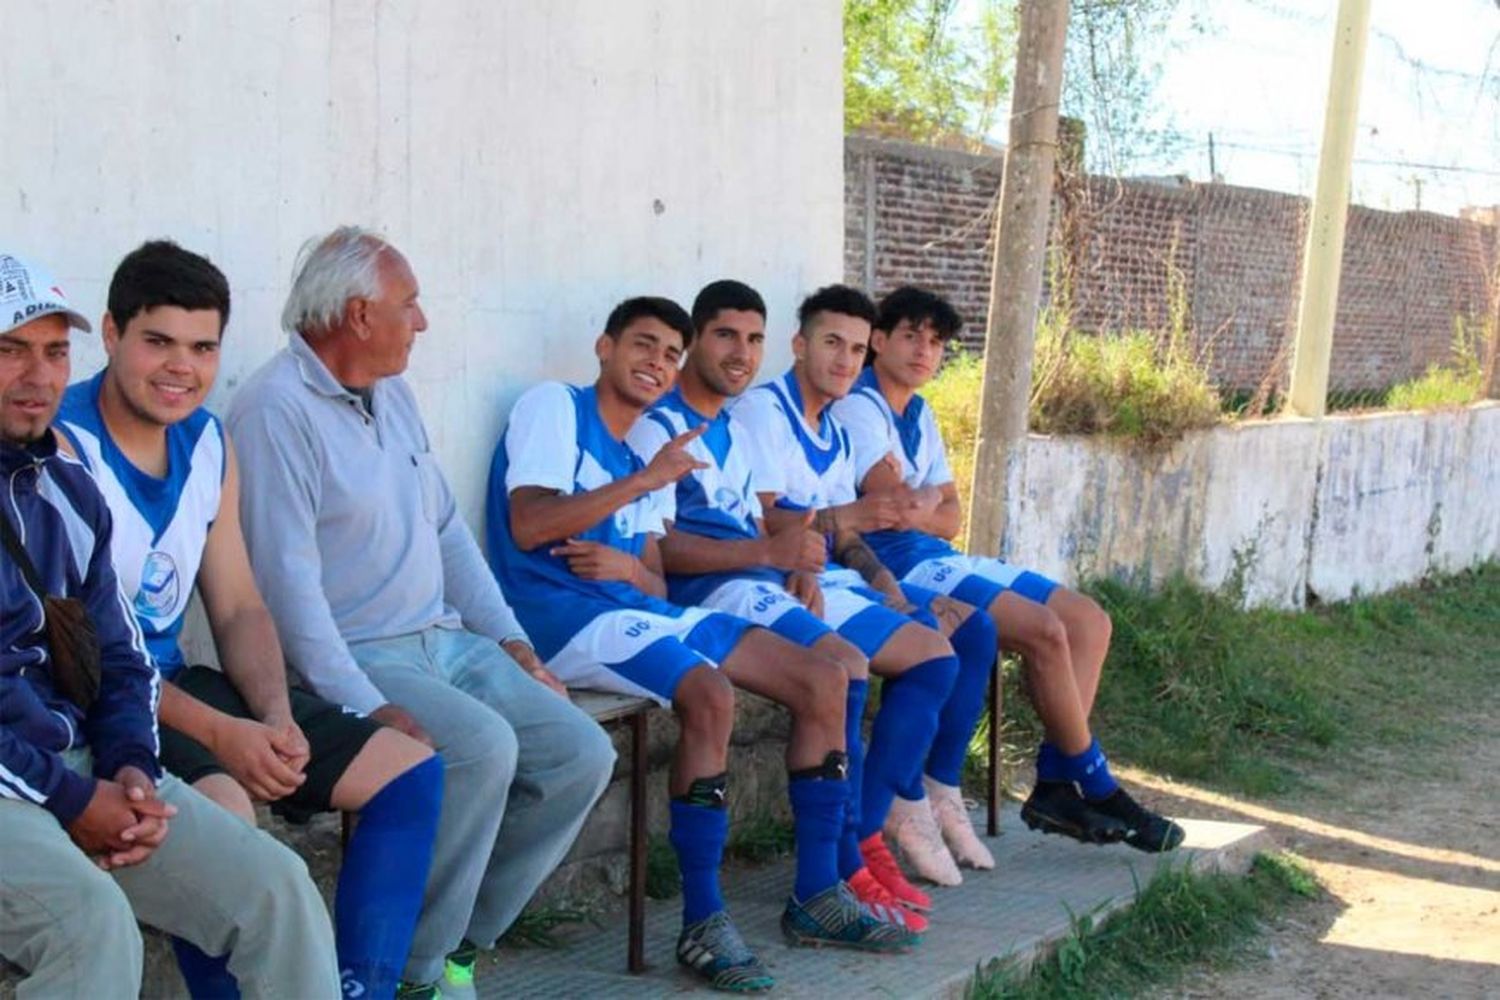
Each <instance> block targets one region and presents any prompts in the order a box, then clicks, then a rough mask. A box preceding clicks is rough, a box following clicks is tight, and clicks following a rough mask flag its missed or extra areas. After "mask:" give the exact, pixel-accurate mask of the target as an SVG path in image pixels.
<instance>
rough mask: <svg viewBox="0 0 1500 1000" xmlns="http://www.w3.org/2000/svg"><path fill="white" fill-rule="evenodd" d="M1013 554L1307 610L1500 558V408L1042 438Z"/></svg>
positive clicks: (1018, 488) (1014, 511) (1069, 575)
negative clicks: (1165, 439) (1175, 579)
mask: <svg viewBox="0 0 1500 1000" xmlns="http://www.w3.org/2000/svg"><path fill="white" fill-rule="evenodd" d="M1012 475H1013V477H1014V478H1013V480H1012V482H1011V489H1010V495H1011V497H1012V499H1011V501H1010V507H1009V510H1008V511H1007V522H1006V537H1005V542H1004V546H1005V556H1006V558H1007V559H1011V560H1012V561H1015V562H1017V563H1020V564H1023V565H1026V566H1030V567H1033V568H1035V569H1038V570H1041V571H1042V572H1045V573H1048V574H1050V575H1053V576H1056V577H1058V578H1059V579H1062V580H1065V581H1068V582H1077V581H1078V580H1080V579H1085V578H1088V577H1092V576H1115V577H1124V578H1129V579H1132V580H1135V581H1137V582H1140V583H1146V584H1159V583H1161V582H1162V581H1163V580H1165V579H1167V578H1168V577H1170V576H1172V575H1174V574H1179V573H1180V574H1182V575H1185V576H1186V577H1188V578H1189V579H1191V580H1193V581H1195V582H1197V583H1199V584H1201V585H1203V586H1205V587H1209V588H1214V589H1219V588H1229V589H1231V590H1235V591H1238V592H1239V593H1241V594H1242V595H1243V597H1244V600H1245V602H1246V603H1247V604H1250V605H1255V606H1273V607H1286V608H1291V607H1302V606H1303V605H1304V604H1306V603H1307V601H1308V600H1309V599H1310V598H1313V599H1317V600H1322V601H1339V600H1347V599H1348V598H1351V597H1354V596H1357V595H1361V594H1373V593H1379V592H1381V591H1384V590H1389V589H1391V588H1393V587H1398V586H1401V585H1403V584H1409V583H1413V582H1415V581H1417V580H1420V579H1421V578H1422V577H1424V576H1426V575H1428V574H1429V573H1434V572H1444V573H1449V572H1454V571H1457V570H1461V569H1464V568H1466V567H1470V566H1473V565H1475V564H1477V563H1479V562H1482V561H1484V560H1486V559H1493V558H1496V557H1500V404H1494V403H1489V404H1482V405H1479V406H1475V407H1471V408H1468V409H1464V410H1455V411H1452V412H1441V413H1425V414H1423V413H1381V414H1371V415H1366V416H1354V417H1331V418H1328V419H1326V420H1324V421H1322V422H1321V423H1320V422H1315V421H1301V420H1278V421H1270V422H1262V423H1244V424H1235V425H1226V426H1224V427H1220V428H1216V429H1214V430H1211V431H1206V432H1201V433H1196V434H1192V435H1190V436H1189V437H1187V438H1186V439H1184V440H1183V441H1182V442H1180V443H1179V444H1177V445H1176V446H1175V447H1173V448H1172V449H1171V450H1170V451H1166V452H1159V453H1149V452H1141V451H1138V450H1133V449H1131V448H1129V447H1122V446H1120V445H1118V444H1112V443H1110V442H1109V441H1107V440H1105V439H1103V438H1049V437H1042V436H1039V435H1033V436H1032V437H1031V438H1030V440H1029V441H1028V442H1027V445H1026V449H1025V451H1024V453H1023V456H1022V460H1021V461H1020V462H1018V463H1017V464H1016V467H1015V469H1014V471H1013V473H1012Z"/></svg>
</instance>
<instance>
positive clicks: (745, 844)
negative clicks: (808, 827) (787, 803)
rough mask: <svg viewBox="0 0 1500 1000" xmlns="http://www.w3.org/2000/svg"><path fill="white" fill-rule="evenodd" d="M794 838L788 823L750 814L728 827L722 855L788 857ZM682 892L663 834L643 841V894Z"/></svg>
mask: <svg viewBox="0 0 1500 1000" xmlns="http://www.w3.org/2000/svg"><path fill="white" fill-rule="evenodd" d="M796 846H797V840H796V836H795V835H794V834H793V832H792V825H791V824H790V823H788V822H786V821H785V820H783V819H780V818H779V817H776V816H772V815H770V814H768V813H762V814H758V815H755V816H750V817H748V818H747V819H744V820H741V821H740V822H738V823H735V824H734V825H732V826H731V827H730V828H729V842H728V843H726V844H725V845H724V856H725V857H726V858H734V859H736V860H738V861H748V862H750V863H752V864H763V863H765V862H767V861H776V860H778V859H780V858H785V857H790V856H791V854H792V852H793V851H794V850H795V849H796ZM681 893H682V872H681V870H680V869H679V868H678V867H677V854H676V852H674V851H673V850H672V845H671V843H670V842H668V840H667V838H665V837H652V838H651V839H650V840H649V841H648V842H647V844H646V895H647V896H648V897H649V898H651V899H674V898H676V897H677V896H678V895H680V894H681Z"/></svg>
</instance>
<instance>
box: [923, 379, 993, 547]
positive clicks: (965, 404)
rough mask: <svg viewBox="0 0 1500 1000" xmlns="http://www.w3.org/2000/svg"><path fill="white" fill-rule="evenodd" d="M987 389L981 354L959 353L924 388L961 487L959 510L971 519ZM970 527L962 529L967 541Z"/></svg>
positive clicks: (949, 462)
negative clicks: (981, 413)
mask: <svg viewBox="0 0 1500 1000" xmlns="http://www.w3.org/2000/svg"><path fill="white" fill-rule="evenodd" d="M983 387H984V361H983V359H981V358H980V356H979V355H978V354H974V353H971V352H969V351H958V352H956V353H954V354H952V355H950V356H949V357H948V359H947V360H946V361H944V362H943V370H942V371H940V372H938V375H937V377H936V378H934V379H933V380H932V381H931V382H929V383H927V385H926V386H925V387H924V388H923V389H922V398H924V399H926V400H927V405H929V406H931V407H932V415H933V417H935V418H936V419H937V423H938V429H939V430H940V431H941V432H942V435H943V445H944V447H945V448H946V449H947V452H948V465H949V467H950V468H951V469H952V470H953V483H954V485H955V486H957V487H958V509H959V510H961V511H963V512H964V519H965V521H967V520H968V516H969V513H968V512H969V488H970V486H972V485H973V483H974V442H975V441H976V440H978V438H979V395H980V392H981V390H982V389H983ZM966 531H967V527H966V526H965V527H960V528H959V532H958V537H959V538H963V537H964V534H965V532H966Z"/></svg>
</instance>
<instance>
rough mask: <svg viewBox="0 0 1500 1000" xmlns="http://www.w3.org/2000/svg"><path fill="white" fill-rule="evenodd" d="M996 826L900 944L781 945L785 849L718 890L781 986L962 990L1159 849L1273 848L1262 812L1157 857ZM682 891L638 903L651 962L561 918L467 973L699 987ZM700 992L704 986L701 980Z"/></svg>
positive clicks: (1102, 900)
mask: <svg viewBox="0 0 1500 1000" xmlns="http://www.w3.org/2000/svg"><path fill="white" fill-rule="evenodd" d="M1005 818H1006V823H1005V824H1004V829H1003V835H1002V836H1001V837H999V838H998V839H996V840H992V841H990V842H989V843H990V848H991V850H992V851H993V852H994V854H995V858H996V862H997V863H996V867H995V870H994V871H991V872H967V871H966V872H965V873H964V884H963V885H962V886H959V887H958V888H955V889H939V890H935V891H934V893H933V895H934V905H935V909H936V913H935V914H934V915H933V921H932V928H931V930H929V931H928V933H927V935H926V940H925V941H924V942H923V944H922V946H921V947H920V948H918V949H917V950H915V951H913V952H911V953H910V954H906V955H895V956H876V955H861V954H856V953H852V952H846V951H837V950H826V949H802V948H789V947H787V946H786V945H785V944H784V943H783V940H782V937H781V931H780V928H779V925H778V921H779V920H780V917H781V908H782V905H783V903H784V902H785V898H786V892H787V888H788V886H790V884H791V862H790V861H783V862H779V863H775V864H769V865H764V866H758V867H755V868H742V867H736V868H731V869H730V870H729V871H726V873H725V880H724V885H725V890H726V893H725V894H726V896H727V898H728V901H729V906H730V912H731V913H733V914H734V916H735V920H736V922H737V923H738V925H739V927H740V930H741V932H742V933H743V934H744V936H745V939H746V940H747V941H748V942H749V943H750V945H751V947H753V948H755V949H756V950H757V952H758V953H759V955H760V957H761V960H762V961H763V962H765V963H766V965H767V966H768V967H769V968H770V969H771V972H772V973H773V974H774V975H775V976H776V979H777V987H776V990H775V991H774V992H773V993H772V994H770V995H771V996H773V997H778V998H790V997H819V998H822V1000H831V998H837V1000H845V998H850V997H961V996H962V995H963V992H964V988H965V986H966V985H967V984H968V982H969V979H970V977H971V976H972V975H973V973H974V969H975V966H976V965H978V964H980V963H982V962H988V961H989V960H990V959H992V958H997V957H1002V956H1007V955H1016V956H1020V957H1021V958H1023V959H1029V958H1030V957H1031V956H1032V955H1035V954H1036V953H1037V952H1038V951H1039V950H1040V949H1043V948H1045V947H1046V946H1047V945H1048V944H1049V943H1051V942H1053V941H1056V940H1057V939H1058V938H1060V937H1061V936H1063V935H1064V934H1066V933H1067V931H1068V928H1069V921H1070V919H1071V918H1072V916H1073V915H1083V914H1086V913H1098V912H1100V911H1103V910H1109V909H1114V908H1117V907H1119V906H1125V905H1129V903H1130V901H1131V900H1132V899H1133V898H1134V893H1135V889H1136V886H1137V885H1138V884H1139V885H1144V884H1146V883H1147V882H1149V881H1150V880H1151V877H1152V875H1153V874H1154V873H1155V872H1156V870H1157V867H1158V865H1160V864H1162V863H1171V864H1184V863H1187V864H1191V865H1193V866H1194V867H1196V868H1199V869H1205V868H1214V869H1219V870H1239V871H1243V870H1244V869H1245V868H1246V866H1248V864H1249V861H1250V859H1251V858H1252V857H1253V856H1254V854H1255V853H1256V852H1257V851H1261V850H1266V849H1269V848H1270V846H1271V845H1270V839H1269V837H1268V836H1267V834H1266V833H1265V832H1264V830H1262V828H1261V827H1258V826H1248V825H1245V824H1240V823H1219V822H1212V821H1208V820H1198V821H1183V825H1184V826H1185V827H1186V828H1187V832H1188V837H1187V842H1186V844H1185V845H1184V847H1183V848H1181V849H1180V850H1179V851H1177V852H1175V853H1174V854H1173V855H1171V856H1170V857H1169V859H1167V861H1166V862H1164V861H1163V859H1161V858H1158V857H1154V856H1149V855H1145V854H1141V853H1139V852H1137V851H1133V850H1131V849H1130V848H1128V847H1124V846H1114V847H1089V846H1085V845H1082V844H1077V843H1074V842H1072V841H1070V840H1066V839H1064V838H1061V837H1044V836H1042V835H1041V834H1037V833H1032V832H1031V831H1029V830H1027V829H1025V827H1024V826H1022V825H1021V822H1020V819H1019V817H1018V816H1017V815H1016V811H1015V809H1014V807H1013V806H1012V807H1008V808H1007V809H1006V813H1005ZM678 907H679V903H678V902H677V901H676V900H668V901H664V902H659V903H658V902H653V903H651V904H650V906H649V908H648V910H647V926H646V959H647V961H648V962H649V963H650V964H651V969H650V971H648V972H646V973H645V974H643V975H639V976H632V975H630V974H629V973H627V972H626V971H625V922H624V920H623V917H617V918H615V919H609V920H606V921H605V922H604V925H603V926H602V927H592V926H585V927H581V928H576V929H570V931H569V932H568V933H567V934H566V935H560V936H563V937H564V940H565V941H566V946H565V947H562V948H557V949H505V950H502V951H500V952H499V953H498V954H493V953H492V954H491V955H487V956H485V958H484V959H483V960H482V964H481V966H480V969H479V977H478V980H477V985H478V987H479V995H480V996H481V997H487V998H489V997H502V996H504V997H589V998H595V997H658V996H663V995H672V994H679V993H692V992H700V991H699V987H698V984H697V981H696V980H694V979H693V978H692V977H691V976H690V975H689V974H687V973H686V972H683V971H680V970H679V969H678V967H677V962H676V959H675V957H674V955H673V947H674V945H675V943H676V935H677V931H678V929H679V926H680V923H679V909H678ZM701 992H702V993H703V995H705V996H706V995H711V992H712V991H708V990H702V991H701Z"/></svg>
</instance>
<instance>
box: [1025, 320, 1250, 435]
mask: <svg viewBox="0 0 1500 1000" xmlns="http://www.w3.org/2000/svg"><path fill="white" fill-rule="evenodd" d="M1032 371H1033V375H1032V387H1031V429H1032V430H1034V431H1037V432H1038V433H1041V434H1107V435H1110V436H1112V437H1119V438H1128V439H1130V440H1132V441H1136V442H1138V443H1140V444H1143V445H1146V446H1148V447H1161V446H1165V445H1169V444H1171V443H1173V442H1174V441H1177V440H1178V439H1179V438H1181V437H1182V436H1183V435H1184V434H1186V433H1187V432H1188V431H1190V430H1195V429H1198V428H1203V427H1212V426H1213V425H1215V424H1217V423H1218V422H1219V421H1220V419H1221V413H1220V403H1219V393H1218V390H1217V389H1215V388H1214V386H1213V384H1212V383H1211V382H1210V381H1209V379H1208V370H1207V368H1206V366H1205V365H1203V364H1202V363H1201V362H1200V361H1199V360H1198V358H1197V357H1195V356H1194V354H1193V351H1192V347H1191V341H1190V338H1189V337H1188V335H1187V334H1186V332H1185V331H1181V330H1178V331H1167V332H1157V331H1150V330H1126V331H1121V332H1117V333H1116V332H1107V333H1100V334H1096V335H1084V334H1079V333H1076V332H1074V331H1072V330H1070V329H1068V327H1067V325H1066V324H1065V323H1063V322H1062V321H1060V320H1057V319H1054V318H1051V317H1050V316H1046V315H1044V316H1043V317H1042V320H1041V322H1040V323H1039V324H1038V326H1037V337H1036V358H1035V361H1034V362H1033V369H1032Z"/></svg>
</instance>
